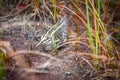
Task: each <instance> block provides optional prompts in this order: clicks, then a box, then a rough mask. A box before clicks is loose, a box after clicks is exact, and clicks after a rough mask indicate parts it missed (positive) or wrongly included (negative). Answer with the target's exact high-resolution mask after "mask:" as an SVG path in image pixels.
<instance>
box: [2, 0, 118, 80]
mask: <svg viewBox="0 0 120 80" xmlns="http://www.w3.org/2000/svg"><path fill="white" fill-rule="evenodd" d="M12 1H14V4H12V3H10V2H9V0H5V1H2V0H0V9H1V11H3V13H4V14H3V13H1V15H2V16H0V19H1V20H0V21H1V22H2V21H7V20H9V19H10V18H11V17H16V16H19V15H21V14H22V15H23V13H24V14H25V15H26V16H29V17H30V19H31V20H36V21H37V20H38V18H39V20H41V19H43V18H44V16H45V17H47V19H48V20H49V22H51V23H52V24H55V23H56V22H57V20H59V17H60V16H66V17H67V19H68V20H67V22H68V23H67V27H68V28H67V29H68V41H67V42H65V43H64V44H65V45H69V44H71V45H72V47H73V48H74V49H75V51H74V50H73V53H75V54H77V52H78V53H81V52H82V53H87V55H88V54H89V56H91V55H92V61H91V60H89V59H85V61H86V62H87V63H89V64H90V65H94V68H95V70H96V71H97V72H100V71H102V70H107V69H108V70H109V69H111V70H119V67H120V46H119V45H120V32H119V30H120V20H119V18H120V15H119V12H120V8H119V7H120V1H119V0H28V2H25V1H22V0H18V1H16V0H12ZM33 2H34V3H33ZM2 4H4V5H2ZM6 4H7V5H6ZM23 4H24V5H23ZM10 5H15V6H16V5H17V6H16V8H14V7H11V10H10V13H8V14H6V13H7V9H6V8H7V6H10ZM28 6H29V7H30V8H29V7H28ZM43 6H44V8H43ZM21 7H22V9H21ZM16 9H17V10H18V11H19V12H18V13H15V15H13V14H12V13H14V10H16ZM29 9H32V10H31V11H32V12H30V11H29ZM5 10H6V11H5ZM12 10H13V11H12ZM27 10H28V11H27ZM4 11H5V12H4ZM8 11H9V10H8ZM31 14H32V15H31ZM33 17H34V19H33ZM42 21H43V22H45V20H42ZM46 22H47V21H46ZM53 33H54V32H53ZM53 36H54V34H53ZM84 40H85V42H84ZM52 42H53V45H54V48H55V51H56V52H57V55H58V54H60V52H59V50H57V47H56V46H57V44H56V42H55V38H54V37H52ZM82 45H85V47H86V49H87V50H86V51H85V50H84V47H83V46H82ZM0 47H1V46H0ZM82 50H83V51H82ZM65 51H66V50H65ZM67 52H68V53H69V51H66V52H65V53H66V54H67ZM1 54H2V52H0V62H1V63H0V78H2V76H3V74H4V72H3V70H4V69H3V67H4V64H5V63H4V59H3V55H1ZM69 55H70V54H69ZM84 55H86V54H84ZM101 56H102V57H101ZM119 78H120V73H119V71H118V76H117V79H119ZM0 80H2V79H0ZM101 80H102V79H101Z"/></svg>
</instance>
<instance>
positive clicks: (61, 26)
mask: <svg viewBox="0 0 120 80" xmlns="http://www.w3.org/2000/svg"><path fill="white" fill-rule="evenodd" d="M53 39H54V40H53ZM66 40H67V21H66V17H61V18H60V19H59V20H58V21H57V23H56V24H55V25H53V26H52V27H50V29H48V30H47V32H46V33H45V34H43V35H42V36H41V40H40V42H39V43H38V44H37V45H36V46H35V47H38V46H40V45H41V46H43V48H44V49H45V50H46V51H50V50H52V49H53V48H54V44H55V45H56V48H57V47H59V45H60V44H62V43H63V42H65V41H66Z"/></svg>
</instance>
